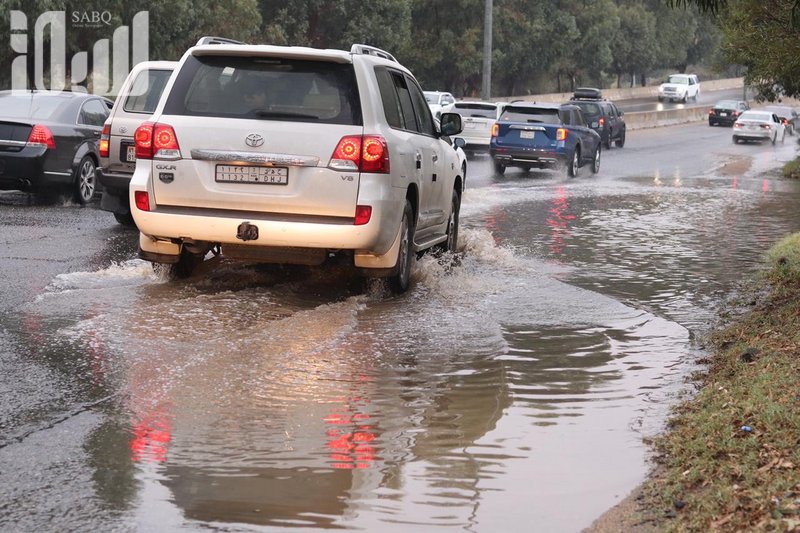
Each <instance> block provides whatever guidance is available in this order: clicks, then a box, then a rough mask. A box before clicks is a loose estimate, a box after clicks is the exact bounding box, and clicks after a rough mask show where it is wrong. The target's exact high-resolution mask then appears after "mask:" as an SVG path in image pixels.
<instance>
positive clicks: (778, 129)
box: [733, 109, 786, 144]
mask: <svg viewBox="0 0 800 533" xmlns="http://www.w3.org/2000/svg"><path fill="white" fill-rule="evenodd" d="M785 137H786V129H785V127H784V125H783V121H782V120H781V119H779V118H778V116H777V115H776V114H775V113H770V112H769V111H761V110H754V109H751V110H749V111H745V112H744V113H742V114H741V115H740V116H739V118H738V119H737V120H736V122H734V124H733V142H734V144H735V143H738V142H739V141H772V144H775V143H776V142H777V140H778V139H780V140H781V142H783V141H784V139H785Z"/></svg>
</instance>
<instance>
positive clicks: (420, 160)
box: [414, 152, 422, 168]
mask: <svg viewBox="0 0 800 533" xmlns="http://www.w3.org/2000/svg"><path fill="white" fill-rule="evenodd" d="M414 159H415V160H416V161H417V168H422V154H421V153H419V152H417V153H416V155H415V156H414Z"/></svg>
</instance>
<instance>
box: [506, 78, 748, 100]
mask: <svg viewBox="0 0 800 533" xmlns="http://www.w3.org/2000/svg"><path fill="white" fill-rule="evenodd" d="M739 87H744V78H726V79H723V80H711V81H701V82H700V90H701V91H720V90H724V89H736V88H739ZM650 96H652V97H653V98H657V97H658V85H648V86H647V87H628V88H626V87H622V88H619V89H603V98H607V99H608V100H633V99H635V98H647V97H650ZM570 98H572V92H568V93H550V94H526V95H523V96H509V97H502V98H494V100H500V101H503V102H510V101H512V100H523V101H529V102H548V103H559V102H566V101H567V100H569V99H570Z"/></svg>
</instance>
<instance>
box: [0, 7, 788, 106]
mask: <svg viewBox="0 0 800 533" xmlns="http://www.w3.org/2000/svg"><path fill="white" fill-rule="evenodd" d="M786 1H792V2H794V1H795V0H786ZM484 2H485V0H448V1H447V2H440V1H431V0H292V1H289V0H169V1H168V2H155V1H152V0H151V1H143V0H136V1H134V0H120V1H118V2H116V3H115V4H113V5H110V6H109V7H90V6H88V5H87V4H85V3H83V2H81V3H78V2H74V1H67V0H0V40H3V41H4V42H6V43H9V37H10V31H9V13H10V11H11V10H12V9H18V10H22V11H24V12H25V13H26V14H27V15H28V26H29V31H28V34H27V39H28V46H29V53H28V62H29V65H31V68H32V63H33V53H32V52H33V49H34V47H35V46H36V43H34V42H33V26H34V23H35V20H36V18H37V17H38V16H39V15H40V14H42V13H43V12H45V11H48V10H63V11H66V12H67V13H68V14H71V13H72V12H73V11H77V12H85V11H87V10H90V11H91V10H99V11H105V12H108V13H110V15H111V16H112V17H113V22H112V24H110V25H100V26H98V27H77V26H75V25H71V24H70V23H69V22H68V24H67V56H68V57H67V59H68V60H69V58H70V57H72V55H74V54H75V53H78V52H80V51H85V52H89V55H90V56H91V51H92V47H93V43H95V42H97V41H98V40H100V39H110V38H111V36H112V34H113V31H114V29H115V28H116V27H118V26H121V25H130V24H131V21H132V19H133V16H134V14H136V13H137V12H138V11H148V12H149V36H150V39H149V57H150V58H151V59H178V58H180V56H181V55H182V54H183V52H184V51H185V50H186V49H187V48H188V47H190V46H191V45H193V44H194V43H195V42H196V41H197V39H198V38H200V37H201V36H203V35H218V36H224V37H229V38H234V39H238V40H242V41H246V42H253V43H265V44H276V45H296V46H312V47H321V48H338V49H345V50H348V49H349V48H350V46H351V45H352V44H353V43H356V42H359V43H364V44H370V45H373V46H377V47H379V48H384V49H386V50H387V51H389V52H390V53H392V54H393V55H394V56H395V57H397V58H398V60H399V61H400V62H401V63H403V64H404V65H406V66H407V67H409V68H410V69H411V70H412V71H413V72H414V73H415V75H416V76H417V78H418V79H419V80H420V82H421V84H422V85H423V87H424V88H426V89H439V90H445V91H450V92H453V93H454V94H456V95H457V96H463V95H470V96H476V95H477V94H478V93H479V92H480V87H481V80H482V74H483V73H482V68H483V37H484V28H483V24H484V5H485V3H484ZM493 3H494V9H493V19H494V20H493V47H492V67H493V68H492V80H493V87H492V93H493V94H503V95H507V96H512V95H521V94H529V93H538V92H550V91H553V90H563V91H566V90H571V89H573V88H575V87H576V86H578V85H593V86H598V87H608V86H610V85H613V84H614V83H620V84H621V83H623V82H624V80H628V79H631V80H632V79H633V78H634V77H636V78H637V79H638V80H645V79H646V78H647V76H650V75H651V74H660V73H662V72H663V71H666V70H684V69H686V68H689V66H690V65H691V66H693V67H694V66H697V65H701V66H702V65H704V66H705V67H706V68H708V67H709V66H710V64H711V58H713V57H714V56H715V52H716V49H717V41H718V35H719V33H718V31H717V30H716V28H715V27H714V25H713V24H714V19H713V18H710V17H707V16H704V15H703V14H702V13H701V9H703V8H704V4H710V7H706V8H707V9H711V10H712V11H717V10H718V5H723V4H725V3H726V2H724V1H723V0H706V1H704V0H685V1H684V0H674V1H670V0H580V1H575V0H547V1H542V0H537V1H530V0H493ZM670 4H674V5H676V6H677V5H678V4H680V5H681V7H682V8H683V9H674V8H671V7H670ZM68 18H69V17H68ZM45 44H47V43H45ZM16 56H17V54H16V52H14V51H13V50H11V47H10V46H8V45H7V46H5V47H2V46H0V59H2V64H5V65H8V66H7V68H6V69H4V70H2V69H0V87H4V88H5V87H8V86H9V85H10V70H11V69H10V65H11V62H12V60H13V59H14V58H15V57H16ZM90 68H91V65H90Z"/></svg>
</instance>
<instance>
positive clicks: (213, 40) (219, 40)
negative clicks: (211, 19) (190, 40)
mask: <svg viewBox="0 0 800 533" xmlns="http://www.w3.org/2000/svg"><path fill="white" fill-rule="evenodd" d="M203 44H244V43H243V42H242V41H236V40H234V39H228V38H226V37H214V36H211V35H207V36H205V37H200V40H199V41H197V44H196V45H195V46H200V45H203Z"/></svg>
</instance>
